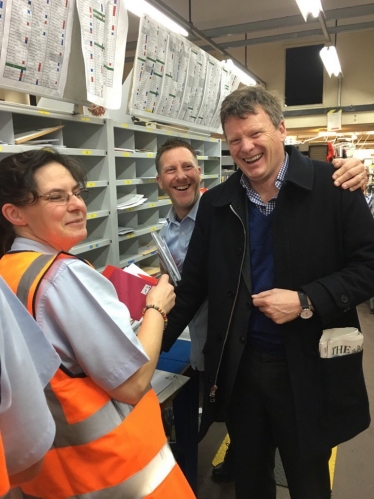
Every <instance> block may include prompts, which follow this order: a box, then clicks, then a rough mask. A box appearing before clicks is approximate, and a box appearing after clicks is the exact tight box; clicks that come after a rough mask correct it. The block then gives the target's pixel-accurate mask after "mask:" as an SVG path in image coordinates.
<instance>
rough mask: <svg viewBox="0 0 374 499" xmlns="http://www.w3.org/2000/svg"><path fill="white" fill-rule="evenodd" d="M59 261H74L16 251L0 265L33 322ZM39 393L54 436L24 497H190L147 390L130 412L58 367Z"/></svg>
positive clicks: (151, 393) (86, 379) (156, 405)
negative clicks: (41, 290) (46, 279)
mask: <svg viewBox="0 0 374 499" xmlns="http://www.w3.org/2000/svg"><path fill="white" fill-rule="evenodd" d="M60 258H75V257H74V256H73V255H70V254H67V253H59V254H58V255H53V256H52V255H45V254H41V253H37V252H32V251H22V252H10V253H7V254H6V255H4V256H3V257H2V258H1V259H0V275H1V276H2V277H3V278H4V279H5V281H6V282H7V283H8V285H9V286H10V287H11V289H12V290H13V291H14V292H15V293H16V295H17V296H18V298H20V300H21V301H22V302H23V303H24V305H25V306H26V307H27V309H28V310H29V312H30V313H31V314H32V315H33V316H34V317H35V296H36V292H37V289H38V286H39V283H40V282H41V280H42V278H43V276H44V275H45V273H46V272H47V271H48V269H49V268H50V267H51V265H52V264H53V262H54V261H56V259H60ZM67 313H68V311H67ZM45 394H46V398H47V402H48V406H49V409H50V411H51V413H52V415H53V417H54V420H55V422H56V437H55V440H54V443H53V445H52V448H51V449H50V450H49V451H48V453H47V455H46V457H45V459H44V464H43V467H42V470H41V472H40V473H39V474H38V476H37V477H36V478H34V479H33V480H31V481H30V482H27V483H26V484H23V485H22V490H23V491H24V492H25V493H26V494H28V497H30V496H31V497H32V498H36V499H78V498H79V499H143V498H146V499H193V498H195V495H194V493H193V492H192V490H191V488H190V486H189V484H188V482H187V480H186V478H185V477H184V475H183V473H182V471H181V470H180V468H179V466H178V465H177V464H176V462H175V459H174V457H173V454H172V452H171V450H170V447H169V445H168V443H167V440H166V436H165V433H164V429H163V425H162V420H161V411H160V406H159V403H158V400H157V396H156V394H155V392H154V390H153V389H151V390H149V391H148V392H147V393H146V394H145V395H144V397H143V398H142V399H141V400H140V401H139V402H138V403H137V404H136V405H135V406H132V405H128V404H124V403H121V402H118V401H116V400H113V399H111V398H110V397H109V396H108V395H107V393H106V392H105V391H104V390H102V389H101V388H100V387H98V386H97V385H96V384H95V383H94V382H93V381H92V380H91V378H89V377H87V376H86V375H84V374H81V375H73V374H72V373H70V372H69V371H68V370H67V369H66V368H64V366H62V365H61V366H60V369H58V370H57V373H56V374H55V376H54V377H53V378H52V380H51V382H50V383H49V385H47V387H46V388H45ZM30 499H31V498H30Z"/></svg>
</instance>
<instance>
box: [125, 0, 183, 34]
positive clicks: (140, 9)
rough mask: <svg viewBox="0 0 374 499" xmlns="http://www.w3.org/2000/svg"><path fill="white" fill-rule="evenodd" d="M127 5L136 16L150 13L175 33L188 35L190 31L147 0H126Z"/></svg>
mask: <svg viewBox="0 0 374 499" xmlns="http://www.w3.org/2000/svg"><path fill="white" fill-rule="evenodd" d="M125 6H126V9H127V10H128V11H130V12H132V13H133V14H135V15H136V16H139V17H141V16H142V15H143V14H149V16H150V17H152V19H154V20H155V21H157V22H159V23H160V24H162V25H163V26H165V27H166V28H168V29H170V31H174V33H179V34H180V35H183V36H188V32H187V31H186V30H185V29H184V28H182V26H179V24H177V23H176V22H174V21H173V20H172V19H170V17H167V16H165V14H163V13H162V12H161V11H159V10H158V9H156V8H155V7H153V5H150V4H149V3H148V2H146V1H145V0H126V1H125Z"/></svg>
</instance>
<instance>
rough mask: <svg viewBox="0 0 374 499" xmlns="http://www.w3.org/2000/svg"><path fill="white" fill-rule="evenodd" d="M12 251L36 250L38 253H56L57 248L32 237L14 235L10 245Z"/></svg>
mask: <svg viewBox="0 0 374 499" xmlns="http://www.w3.org/2000/svg"><path fill="white" fill-rule="evenodd" d="M11 250H12V251H37V252H38V253H47V254H52V255H56V254H57V253H58V251H57V250H55V249H54V248H52V247H51V246H48V245H47V244H43V243H40V242H38V241H34V240H33V239H28V238H26V237H16V238H15V240H14V242H13V244H12V247H11Z"/></svg>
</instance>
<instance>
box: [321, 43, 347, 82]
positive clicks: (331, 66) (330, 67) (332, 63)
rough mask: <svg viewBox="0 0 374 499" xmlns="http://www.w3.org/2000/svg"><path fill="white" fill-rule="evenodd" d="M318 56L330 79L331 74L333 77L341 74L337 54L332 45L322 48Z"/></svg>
mask: <svg viewBox="0 0 374 499" xmlns="http://www.w3.org/2000/svg"><path fill="white" fill-rule="evenodd" d="M319 55H320V57H321V59H322V62H323V65H324V66H325V69H326V71H327V72H328V74H329V76H330V78H331V75H332V74H334V75H335V76H339V75H340V74H341V72H342V68H341V67H340V62H339V57H338V53H337V52H336V48H335V47H334V46H333V45H331V46H330V47H323V49H322V50H321V51H320V53H319Z"/></svg>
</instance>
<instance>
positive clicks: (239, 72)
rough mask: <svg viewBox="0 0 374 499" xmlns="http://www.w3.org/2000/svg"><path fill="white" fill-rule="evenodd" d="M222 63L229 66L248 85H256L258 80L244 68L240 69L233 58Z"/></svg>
mask: <svg viewBox="0 0 374 499" xmlns="http://www.w3.org/2000/svg"><path fill="white" fill-rule="evenodd" d="M222 64H224V65H225V66H227V67H228V69H230V71H232V72H233V73H234V74H236V75H237V76H238V77H239V79H240V81H241V82H242V83H243V84H244V85H247V86H248V87H249V86H251V85H256V84H257V82H256V80H254V79H253V78H252V77H251V76H249V74H248V73H246V72H245V71H244V70H243V69H240V68H239V67H238V66H237V65H236V64H235V63H234V62H233V61H232V60H231V59H227V61H222Z"/></svg>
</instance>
